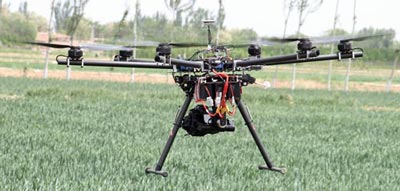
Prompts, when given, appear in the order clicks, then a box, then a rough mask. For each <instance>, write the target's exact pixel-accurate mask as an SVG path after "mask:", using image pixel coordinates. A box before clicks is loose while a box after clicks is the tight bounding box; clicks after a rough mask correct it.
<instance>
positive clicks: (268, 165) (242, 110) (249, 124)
mask: <svg viewBox="0 0 400 191" xmlns="http://www.w3.org/2000/svg"><path fill="white" fill-rule="evenodd" d="M237 105H238V107H239V110H240V113H241V114H242V117H243V119H244V121H245V122H246V125H247V127H248V128H249V130H250V133H251V136H252V137H253V139H254V141H255V142H256V144H257V147H258V149H259V150H260V152H261V155H262V157H263V158H264V161H265V165H261V166H259V167H258V169H260V170H271V171H275V172H280V173H282V174H285V173H286V169H285V168H278V167H275V166H274V164H273V163H272V161H271V159H270V157H269V155H268V153H267V151H266V150H265V148H264V146H263V145H262V143H261V140H260V138H258V135H257V132H256V128H255V126H254V124H253V122H252V121H251V117H250V113H249V111H248V110H247V108H246V106H245V105H244V104H243V103H242V102H241V101H240V100H239V101H237Z"/></svg>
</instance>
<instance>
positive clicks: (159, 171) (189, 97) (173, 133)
mask: <svg viewBox="0 0 400 191" xmlns="http://www.w3.org/2000/svg"><path fill="white" fill-rule="evenodd" d="M192 98H193V92H192V91H188V92H187V93H186V99H185V102H184V103H183V105H182V107H181V109H180V111H179V113H178V115H177V117H176V119H175V122H174V128H173V129H172V131H171V133H170V135H169V138H168V141H167V144H166V145H165V147H164V150H163V152H162V154H161V156H160V159H159V160H158V163H157V165H156V168H155V169H151V168H146V173H147V174H148V173H153V174H157V175H161V176H163V177H167V176H168V172H166V171H162V167H163V165H164V162H165V159H166V158H167V155H168V153H169V150H170V149H171V146H172V144H173V143H174V140H175V137H176V134H177V133H178V130H179V128H180V127H181V123H182V120H183V117H184V116H185V114H186V112H187V110H188V108H189V105H190V102H191V101H192Z"/></svg>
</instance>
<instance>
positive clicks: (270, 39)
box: [267, 38, 310, 43]
mask: <svg viewBox="0 0 400 191" xmlns="http://www.w3.org/2000/svg"><path fill="white" fill-rule="evenodd" d="M267 40H268V41H270V42H275V43H288V42H296V41H304V40H310V39H309V38H268V39H267Z"/></svg>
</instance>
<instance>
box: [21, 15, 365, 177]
mask: <svg viewBox="0 0 400 191" xmlns="http://www.w3.org/2000/svg"><path fill="white" fill-rule="evenodd" d="M204 23H205V24H206V25H207V26H208V44H206V45H204V44H198V43H160V44H158V45H156V56H155V59H154V60H142V59H132V55H133V54H132V52H133V51H132V49H133V48H140V47H148V46H154V44H150V45H149V44H146V45H139V46H104V45H103V46H99V45H86V46H69V45H61V44H51V43H40V42H29V44H34V45H40V46H47V47H52V48H69V51H68V56H61V55H60V56H57V59H56V60H57V63H58V64H59V65H66V66H67V67H70V66H73V65H78V66H81V67H84V66H100V67H129V68H155V69H166V70H172V76H173V78H174V81H175V83H176V84H177V85H178V86H179V87H180V88H181V89H182V90H183V91H184V92H185V94H186V99H185V101H184V103H183V105H182V106H181V108H180V110H179V111H178V113H177V115H176V117H175V122H174V125H173V128H172V131H171V132H170V134H169V138H168V141H167V143H166V145H165V147H164V149H163V151H162V153H161V156H160V158H159V160H158V162H157V165H156V166H155V168H154V169H153V168H147V169H146V173H154V174H158V175H162V176H164V177H166V176H168V173H167V172H165V171H162V168H163V165H164V162H165V160H166V158H167V155H168V153H169V151H170V149H171V146H172V144H173V142H174V139H175V137H176V135H177V133H178V130H179V129H180V128H183V129H184V130H186V131H187V133H188V134H190V135H192V136H204V135H207V134H215V133H219V132H229V131H234V130H235V126H234V123H233V120H230V119H229V116H233V115H234V114H235V112H236V109H239V111H240V113H241V115H242V117H243V119H244V121H245V124H246V126H247V127H248V129H249V130H250V133H251V135H252V137H253V139H254V141H255V143H256V145H257V147H258V149H259V150H260V153H261V155H262V157H263V159H264V161H265V164H264V165H261V166H259V169H260V170H271V171H276V172H280V173H282V174H283V173H285V172H286V169H284V168H278V167H276V166H275V165H274V164H273V163H272V161H271V159H270V157H269V155H268V153H267V151H266V149H265V148H264V146H263V144H262V143H261V140H260V138H259V137H258V135H257V133H256V130H255V125H254V124H253V122H252V118H251V116H250V114H249V111H248V108H247V107H246V106H245V105H244V104H243V101H242V99H241V94H242V87H244V86H247V85H249V84H253V83H255V81H256V79H255V78H254V77H252V76H250V74H248V73H247V72H248V71H252V70H260V69H261V68H262V67H263V66H271V65H281V64H293V63H303V62H317V61H324V60H341V59H355V58H358V57H362V56H363V50H362V49H361V48H352V44H351V41H360V40H365V39H367V38H370V37H371V36H363V37H356V38H344V39H337V38H331V39H330V40H327V41H328V42H338V51H337V53H335V54H327V55H320V51H319V50H318V49H317V48H316V47H314V46H313V43H312V41H311V40H310V39H309V38H287V39H270V41H275V42H292V41H297V42H298V44H297V52H296V53H295V54H289V55H278V56H273V57H268V58H261V47H260V46H262V45H265V44H257V43H253V44H241V45H219V46H215V45H212V43H211V41H212V39H211V31H210V24H211V23H212V22H211V21H205V22H204ZM199 46H207V47H206V48H204V49H202V50H199V51H197V52H195V54H194V55H193V56H192V57H190V58H189V59H186V60H184V59H175V58H172V57H171V50H172V47H199ZM237 47H248V53H249V57H248V58H245V59H238V60H235V59H232V58H231V57H230V55H229V49H230V48H237ZM82 49H97V50H110V49H112V50H115V49H118V50H119V54H118V55H117V56H115V58H114V60H113V61H98V60H85V59H84V58H83V51H82ZM193 99H194V100H195V102H196V103H197V105H196V106H195V107H194V108H192V109H191V110H190V111H189V113H188V114H187V115H186V113H187V111H188V109H189V105H190V103H191V102H192V100H193ZM185 115H186V116H185Z"/></svg>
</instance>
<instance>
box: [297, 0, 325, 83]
mask: <svg viewBox="0 0 400 191" xmlns="http://www.w3.org/2000/svg"><path fill="white" fill-rule="evenodd" d="M322 3H323V0H296V8H297V11H298V14H299V23H298V26H297V34H296V35H297V37H300V31H301V27H302V26H303V25H304V23H305V21H306V18H307V16H308V15H309V14H311V13H313V12H315V11H317V10H318V9H319V7H320V6H321V5H322ZM312 5H313V6H312ZM295 88H296V64H293V71H292V90H294V89H295Z"/></svg>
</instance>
